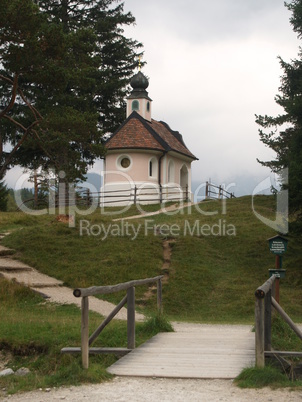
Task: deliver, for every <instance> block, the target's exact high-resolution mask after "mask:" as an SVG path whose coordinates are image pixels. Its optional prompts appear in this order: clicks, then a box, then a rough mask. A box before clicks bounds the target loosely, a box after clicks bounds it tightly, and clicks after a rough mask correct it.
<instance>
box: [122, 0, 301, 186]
mask: <svg viewBox="0 0 302 402" xmlns="http://www.w3.org/2000/svg"><path fill="white" fill-rule="evenodd" d="M125 9H126V10H127V11H128V10H129V11H131V12H132V13H133V15H134V16H135V18H136V26H135V27H134V28H131V29H130V30H127V31H126V32H127V34H130V35H131V37H133V38H135V39H137V40H139V41H141V42H142V43H143V45H144V50H145V54H144V60H145V61H146V62H147V65H146V66H145V67H144V68H143V69H142V72H143V73H145V74H146V75H147V76H148V77H149V78H150V83H149V88H148V91H149V96H150V97H151V98H152V99H153V104H152V108H153V109H152V110H153V118H154V119H156V120H163V121H166V122H167V123H168V124H169V125H170V127H171V128H172V129H174V130H178V131H180V132H181V134H182V135H183V138H184V140H185V143H186V145H187V146H188V148H189V149H190V150H191V151H192V152H193V153H194V154H195V155H196V156H197V157H198V158H199V161H197V162H194V163H193V164H192V172H193V180H194V181H199V182H203V181H206V180H208V179H209V178H212V179H214V180H216V181H217V180H218V181H220V182H221V183H226V184H227V183H230V182H233V181H240V177H243V178H245V177H247V178H250V179H251V182H252V181H253V182H255V181H259V180H260V179H262V178H265V177H267V175H268V174H269V170H268V169H265V168H263V167H262V166H261V165H260V164H259V163H257V161H256V158H259V159H262V160H269V159H271V157H272V156H273V155H274V154H273V153H272V151H270V150H268V149H267V148H266V147H265V146H264V145H263V144H262V142H260V140H259V136H258V127H257V125H256V123H255V117H254V115H255V114H273V115H274V114H277V113H280V112H282V109H280V108H279V107H278V106H277V105H276V104H275V102H274V97H275V95H276V94H277V93H278V87H279V85H280V76H281V74H282V71H281V69H280V66H279V62H278V59H277V56H278V55H280V56H281V57H282V58H283V59H284V60H285V61H290V59H293V58H296V57H297V54H298V46H299V42H298V40H297V38H296V34H295V33H294V32H293V30H292V27H291V25H290V23H289V18H290V15H291V13H290V12H289V11H288V10H287V8H286V7H285V6H284V1H283V0H211V1H206V0H164V1H162V0H151V1H140V0H125ZM217 184H220V183H217Z"/></svg>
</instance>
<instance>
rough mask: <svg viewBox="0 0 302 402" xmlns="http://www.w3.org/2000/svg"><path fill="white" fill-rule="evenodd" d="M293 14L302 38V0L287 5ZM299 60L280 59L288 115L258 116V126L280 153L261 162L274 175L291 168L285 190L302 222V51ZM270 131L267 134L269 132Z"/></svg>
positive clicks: (283, 103) (279, 99) (262, 137)
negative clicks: (272, 158) (269, 159)
mask: <svg viewBox="0 0 302 402" xmlns="http://www.w3.org/2000/svg"><path fill="white" fill-rule="evenodd" d="M286 6H287V8H288V9H289V10H291V11H292V17H291V19H290V22H291V25H292V26H293V29H294V31H295V32H296V33H297V34H298V38H299V39H301V38H302V0H293V1H292V2H291V3H289V4H288V3H287V4H286ZM298 56H299V58H297V59H295V60H292V61H291V62H289V63H287V62H285V61H284V60H283V59H282V58H281V57H280V58H279V61H280V65H281V67H282V69H283V76H282V78H281V85H280V88H279V91H280V93H279V94H278V95H277V96H276V98H275V101H276V103H277V104H278V105H280V106H281V107H282V108H283V110H284V112H283V114H280V115H278V116H275V117H272V116H267V115H265V116H260V115H256V122H257V123H258V124H259V125H260V126H261V129H260V130H259V134H260V140H261V141H262V142H263V143H264V144H265V145H266V146H268V147H269V148H271V149H272V150H274V151H275V152H276V159H274V160H271V161H265V162H264V161H259V160H258V161H259V162H260V163H261V164H262V165H263V166H267V167H269V168H270V169H271V170H272V171H273V172H275V173H278V174H280V175H281V180H282V171H283V170H284V169H286V168H288V183H286V182H283V183H282V187H283V189H288V190H289V211H290V212H291V213H292V214H295V216H296V217H297V220H301V218H302V191H301V189H302V51H301V49H300V52H299V54H298ZM267 129H269V130H270V131H269V132H268V133H267V132H266V131H265V130H267Z"/></svg>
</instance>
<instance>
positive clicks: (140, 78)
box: [130, 71, 149, 91]
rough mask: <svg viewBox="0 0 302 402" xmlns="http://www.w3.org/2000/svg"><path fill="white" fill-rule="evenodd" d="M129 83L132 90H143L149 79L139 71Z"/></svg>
mask: <svg viewBox="0 0 302 402" xmlns="http://www.w3.org/2000/svg"><path fill="white" fill-rule="evenodd" d="M130 85H131V86H132V88H133V89H134V91H145V90H146V89H147V88H148V86H149V81H148V79H147V77H145V76H144V74H143V73H141V72H140V71H139V72H138V73H137V74H135V75H134V76H133V77H132V79H131V81H130Z"/></svg>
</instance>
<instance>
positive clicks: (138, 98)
mask: <svg viewBox="0 0 302 402" xmlns="http://www.w3.org/2000/svg"><path fill="white" fill-rule="evenodd" d="M130 85H131V87H132V88H133V89H132V92H131V94H130V95H129V96H128V98H127V117H129V116H130V114H131V113H132V112H134V111H135V112H137V113H138V114H140V115H141V116H142V117H143V118H144V119H146V120H148V121H151V102H152V99H151V98H149V96H148V92H147V91H146V89H147V88H148V86H149V81H148V79H147V78H146V77H145V76H144V74H143V73H141V72H140V71H139V72H138V73H137V74H135V75H134V76H133V77H132V79H131V81H130Z"/></svg>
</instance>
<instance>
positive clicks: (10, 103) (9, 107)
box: [0, 74, 19, 119]
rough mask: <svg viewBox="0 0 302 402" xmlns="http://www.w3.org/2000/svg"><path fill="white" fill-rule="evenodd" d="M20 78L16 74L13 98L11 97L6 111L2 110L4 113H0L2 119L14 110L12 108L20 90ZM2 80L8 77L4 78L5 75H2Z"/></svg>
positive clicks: (13, 83)
mask: <svg viewBox="0 0 302 402" xmlns="http://www.w3.org/2000/svg"><path fill="white" fill-rule="evenodd" d="M18 77H19V76H18V74H16V75H15V77H14V80H13V81H12V85H13V89H12V97H11V100H10V102H9V104H8V105H7V106H6V108H4V110H2V112H0V119H1V117H4V116H5V115H6V114H7V113H8V112H9V111H10V110H11V109H12V107H13V106H14V104H15V101H16V95H17V89H18ZM0 78H2V79H5V78H6V77H4V76H3V75H0ZM9 81H11V80H9Z"/></svg>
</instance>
